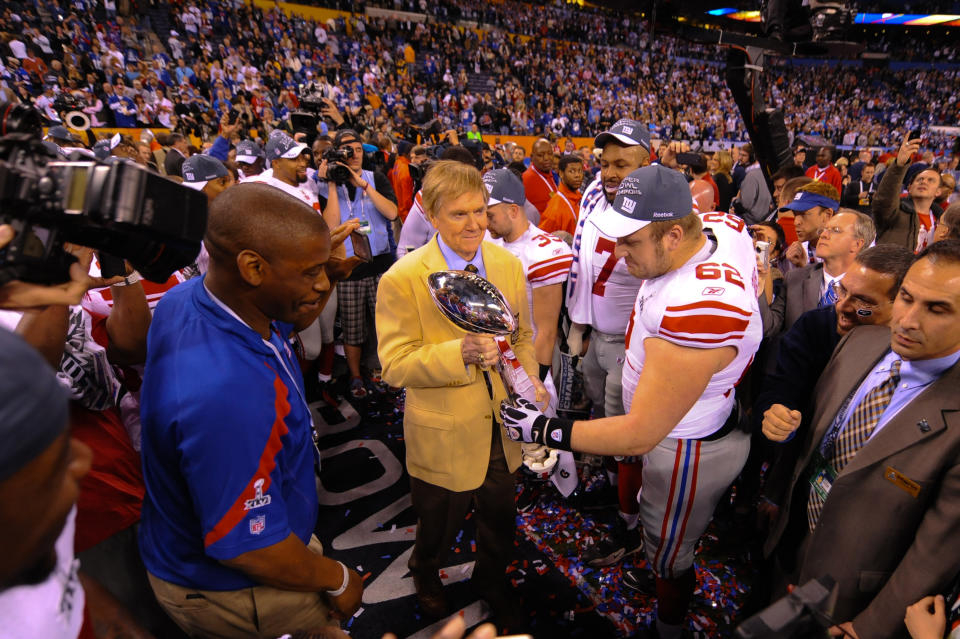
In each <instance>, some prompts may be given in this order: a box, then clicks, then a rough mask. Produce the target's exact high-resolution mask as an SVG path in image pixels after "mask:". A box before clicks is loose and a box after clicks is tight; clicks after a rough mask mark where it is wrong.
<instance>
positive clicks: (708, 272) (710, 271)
mask: <svg viewBox="0 0 960 639" xmlns="http://www.w3.org/2000/svg"><path fill="white" fill-rule="evenodd" d="M696 273H697V279H699V280H719V279H720V278H721V277H722V278H723V279H724V280H726V281H727V282H730V283H731V284H736V285H737V286H739V287H740V288H743V289H745V288H746V287H745V286H744V285H743V278H742V277H741V276H740V271H738V270H737V269H735V268H734V267H732V266H730V265H729V264H726V263H724V264H717V263H716V262H704V263H703V264H699V265H698V266H697V270H696Z"/></svg>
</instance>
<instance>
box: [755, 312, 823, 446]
mask: <svg viewBox="0 0 960 639" xmlns="http://www.w3.org/2000/svg"><path fill="white" fill-rule="evenodd" d="M839 341H840V335H839V334H838V333H837V309H836V307H835V306H833V305H830V306H827V307H824V308H815V309H813V310H812V311H807V312H806V313H804V314H803V315H801V316H800V319H798V320H797V321H796V323H794V325H793V326H792V327H791V328H790V330H789V331H787V332H786V333H784V335H783V338H782V339H781V340H780V351H779V353H778V354H777V365H776V368H775V369H774V372H773V374H772V375H767V376H766V378H765V379H764V382H763V386H762V387H761V390H760V395H759V397H758V398H757V401H756V402H755V403H754V408H753V414H754V416H755V419H756V424H757V426H758V429H759V424H760V422H762V421H763V413H764V411H766V410H767V409H768V408H770V407H771V406H773V405H774V404H783V405H784V406H786V407H787V408H790V409H792V410H799V411H803V410H804V408H806V405H807V402H809V401H810V399H811V397H813V389H814V387H815V386H816V385H817V380H818V379H820V373H822V372H823V369H824V368H825V367H826V366H827V362H829V361H830V356H831V355H832V354H833V349H834V348H835V347H836V345H837V343H838V342H839Z"/></svg>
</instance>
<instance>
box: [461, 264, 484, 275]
mask: <svg viewBox="0 0 960 639" xmlns="http://www.w3.org/2000/svg"><path fill="white" fill-rule="evenodd" d="M463 270H465V271H466V272H467V273H473V274H474V275H476V274H477V273H479V272H480V269H478V268H477V267H476V266H474V265H473V264H467V265H466V267H464V269H463Z"/></svg>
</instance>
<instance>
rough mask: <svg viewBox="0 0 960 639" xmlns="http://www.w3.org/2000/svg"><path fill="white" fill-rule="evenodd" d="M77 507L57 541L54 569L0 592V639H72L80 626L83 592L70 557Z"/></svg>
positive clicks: (73, 559)
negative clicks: (43, 576)
mask: <svg viewBox="0 0 960 639" xmlns="http://www.w3.org/2000/svg"><path fill="white" fill-rule="evenodd" d="M76 518H77V508H76V506H74V508H73V510H72V511H70V515H69V516H68V517H67V523H66V525H64V527H63V531H62V532H61V533H60V537H58V538H57V543H56V545H55V548H56V550H57V567H56V568H55V569H54V570H53V572H52V573H51V574H50V576H49V577H48V578H47V580H46V581H44V582H42V583H39V584H36V585H34V586H16V587H14V588H8V589H7V590H4V591H3V592H0V619H2V620H3V622H2V623H0V639H37V638H38V637H43V639H76V637H77V636H79V635H80V628H81V627H82V626H83V607H84V601H85V597H84V592H83V586H82V585H81V584H80V578H79V577H78V576H77V572H78V571H79V570H80V560H78V559H76V558H74V556H73V535H74V530H75V528H76V526H75V522H76Z"/></svg>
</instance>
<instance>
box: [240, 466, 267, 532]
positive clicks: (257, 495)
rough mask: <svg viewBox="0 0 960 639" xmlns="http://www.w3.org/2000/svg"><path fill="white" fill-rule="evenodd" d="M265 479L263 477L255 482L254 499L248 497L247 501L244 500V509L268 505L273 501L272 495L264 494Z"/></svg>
mask: <svg viewBox="0 0 960 639" xmlns="http://www.w3.org/2000/svg"><path fill="white" fill-rule="evenodd" d="M263 481H264V480H263V478H262V477H261V478H260V479H258V480H257V481H255V482H253V490H254V495H253V499H248V500H246V501H245V502H243V509H244V510H253V509H254V508H263V507H264V506H267V505H268V504H269V503H270V501H271V497H270V495H264V494H263ZM250 525H251V526H252V525H253V524H252V523H251V524H250Z"/></svg>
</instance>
